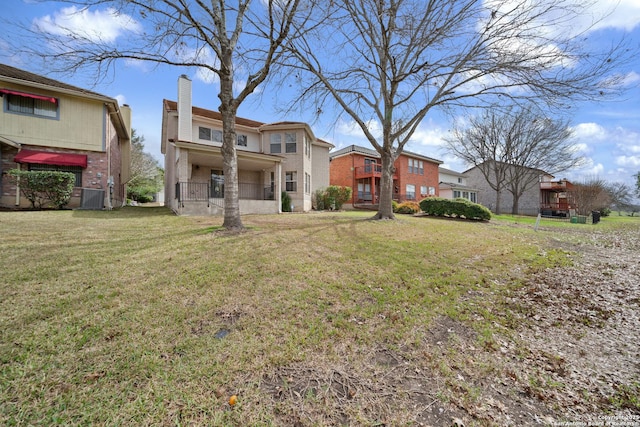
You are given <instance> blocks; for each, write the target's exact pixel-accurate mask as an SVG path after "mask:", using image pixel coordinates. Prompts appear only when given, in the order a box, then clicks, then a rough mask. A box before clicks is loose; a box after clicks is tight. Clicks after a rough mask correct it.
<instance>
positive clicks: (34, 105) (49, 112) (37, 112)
mask: <svg viewBox="0 0 640 427" xmlns="http://www.w3.org/2000/svg"><path fill="white" fill-rule="evenodd" d="M0 93H3V94H4V95H5V97H6V98H7V103H6V108H7V111H10V112H13V113H18V114H27V115H31V116H39V117H47V118H54V119H55V118H57V117H58V100H57V99H56V98H51V97H47V96H40V95H31V94H27V93H21V92H16V91H10V90H7V89H3V90H2V91H0Z"/></svg>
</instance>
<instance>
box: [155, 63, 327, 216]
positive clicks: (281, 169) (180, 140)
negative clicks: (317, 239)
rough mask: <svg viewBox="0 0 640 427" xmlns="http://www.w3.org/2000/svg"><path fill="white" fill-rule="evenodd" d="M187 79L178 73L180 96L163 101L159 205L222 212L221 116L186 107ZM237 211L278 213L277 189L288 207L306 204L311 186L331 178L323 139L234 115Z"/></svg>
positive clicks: (301, 128)
mask: <svg viewBox="0 0 640 427" xmlns="http://www.w3.org/2000/svg"><path fill="white" fill-rule="evenodd" d="M191 90H192V84H191V80H189V78H188V77H186V76H184V75H183V76H180V78H179V79H178V101H169V100H166V99H165V100H164V101H163V109H162V148H161V149H162V153H163V154H164V156H165V206H168V207H169V208H171V209H172V210H173V211H174V212H176V213H177V214H180V215H222V214H224V173H223V167H222V152H221V147H222V116H221V114H220V113H219V112H218V111H213V110H206V109H203V108H198V107H194V106H192V102H191ZM236 132H237V134H238V140H237V145H236V149H237V156H238V190H239V198H240V200H239V202H240V213H241V214H256V213H261V214H268V213H279V212H281V207H282V203H281V194H282V192H283V191H286V192H287V193H288V194H289V196H290V197H291V204H292V206H293V210H294V211H297V212H303V211H309V210H311V208H312V206H311V197H312V194H313V192H314V191H315V190H316V189H318V188H322V187H326V186H328V185H329V150H330V149H331V148H333V145H331V144H330V143H328V142H325V141H322V140H320V139H317V138H316V137H315V136H314V134H313V132H312V131H311V128H310V127H309V125H307V124H306V123H301V122H278V123H270V124H267V123H261V122H258V121H255V120H250V119H245V118H241V117H237V118H236Z"/></svg>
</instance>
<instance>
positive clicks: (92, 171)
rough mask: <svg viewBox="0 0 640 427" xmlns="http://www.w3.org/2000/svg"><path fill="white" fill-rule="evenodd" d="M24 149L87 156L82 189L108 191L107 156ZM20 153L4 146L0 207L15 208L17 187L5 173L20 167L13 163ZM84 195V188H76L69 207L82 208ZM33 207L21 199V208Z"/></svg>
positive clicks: (38, 147) (32, 147) (88, 152)
mask: <svg viewBox="0 0 640 427" xmlns="http://www.w3.org/2000/svg"><path fill="white" fill-rule="evenodd" d="M24 148H26V149H29V150H37V151H51V152H57V153H74V154H86V155H87V168H86V169H84V170H83V171H82V187H84V188H98V189H105V190H106V189H107V188H108V187H107V178H108V176H107V172H108V163H107V154H106V153H99V152H93V151H78V150H64V149H57V150H53V149H51V148H49V147H40V146H28V147H27V146H25V147H24ZM17 153H18V150H17V149H15V148H13V147H9V146H7V145H3V146H2V174H3V175H2V184H1V191H2V193H1V196H2V197H1V199H0V206H3V207H9V208H14V207H16V206H15V200H16V187H15V185H11V184H10V183H9V182H8V179H7V178H6V177H5V175H4V174H5V173H6V172H8V171H9V170H10V169H16V168H18V167H19V166H20V165H18V164H17V163H14V162H13V158H14V157H15V155H16V154H17ZM22 169H23V170H26V169H27V166H26V165H22ZM81 195H82V188H81V187H75V188H74V189H73V195H72V197H71V200H70V202H69V204H68V205H67V207H69V208H76V207H79V206H80V196H81ZM30 206H31V203H30V202H29V201H28V200H27V199H26V198H24V197H23V196H21V197H20V206H19V207H22V208H28V207H30Z"/></svg>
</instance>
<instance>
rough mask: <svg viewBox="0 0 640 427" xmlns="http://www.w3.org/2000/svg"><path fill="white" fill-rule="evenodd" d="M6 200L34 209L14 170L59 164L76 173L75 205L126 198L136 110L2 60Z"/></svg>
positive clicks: (1, 158)
mask: <svg viewBox="0 0 640 427" xmlns="http://www.w3.org/2000/svg"><path fill="white" fill-rule="evenodd" d="M0 99H1V100H2V109H1V110H0V206H2V207H5V208H28V207H30V206H31V203H30V202H29V201H28V200H27V199H26V198H25V197H23V196H21V194H20V191H19V188H16V186H15V185H14V184H12V183H11V182H10V181H9V179H8V177H7V175H6V173H7V171H9V170H10V169H16V168H17V169H22V170H40V171H42V170H58V171H64V172H71V173H73V174H75V176H76V183H75V187H74V190H73V196H72V197H71V200H70V202H69V205H68V207H72V208H74V207H80V206H81V204H82V203H85V206H84V207H87V208H94V209H100V208H104V207H106V208H111V207H117V206H121V205H123V204H124V203H125V202H126V194H127V192H126V183H127V182H128V181H129V178H130V169H129V167H130V153H131V109H130V108H129V107H128V106H127V105H123V106H122V107H120V106H119V105H118V101H117V100H115V99H113V98H109V97H107V96H104V95H101V94H99V93H95V92H91V91H88V90H85V89H81V88H78V87H75V86H71V85H68V84H66V83H62V82H59V81H56V80H52V79H49V78H46V77H43V76H40V75H37V74H33V73H30V72H27V71H23V70H20V69H17V68H14V67H10V66H8V65H4V64H0Z"/></svg>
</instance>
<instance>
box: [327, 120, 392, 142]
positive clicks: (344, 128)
mask: <svg viewBox="0 0 640 427" xmlns="http://www.w3.org/2000/svg"><path fill="white" fill-rule="evenodd" d="M367 127H368V129H369V132H371V133H372V134H373V136H374V137H376V138H380V137H382V125H381V124H380V122H378V121H377V120H369V122H367ZM336 131H337V133H339V134H341V135H344V136H350V137H355V138H365V136H364V132H363V131H362V129H361V128H360V126H359V125H358V124H357V123H356V122H355V121H353V120H349V121H345V120H343V119H340V120H338V123H337V124H336Z"/></svg>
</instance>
